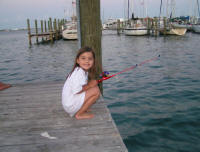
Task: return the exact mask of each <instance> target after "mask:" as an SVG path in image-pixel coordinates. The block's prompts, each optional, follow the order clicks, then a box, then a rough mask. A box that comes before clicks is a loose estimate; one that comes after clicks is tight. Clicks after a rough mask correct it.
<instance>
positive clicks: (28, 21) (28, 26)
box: [27, 19, 32, 46]
mask: <svg viewBox="0 0 200 152" xmlns="http://www.w3.org/2000/svg"><path fill="white" fill-rule="evenodd" d="M27 29H28V42H29V46H31V45H32V43H31V28H30V20H29V19H27Z"/></svg>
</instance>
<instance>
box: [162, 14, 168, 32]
mask: <svg viewBox="0 0 200 152" xmlns="http://www.w3.org/2000/svg"><path fill="white" fill-rule="evenodd" d="M163 21H164V29H163V34H164V35H166V33H167V18H166V17H164V19H163Z"/></svg>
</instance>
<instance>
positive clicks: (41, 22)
mask: <svg viewBox="0 0 200 152" xmlns="http://www.w3.org/2000/svg"><path fill="white" fill-rule="evenodd" d="M40 24H41V34H43V32H44V30H43V20H40ZM42 42H44V38H43V37H42Z"/></svg>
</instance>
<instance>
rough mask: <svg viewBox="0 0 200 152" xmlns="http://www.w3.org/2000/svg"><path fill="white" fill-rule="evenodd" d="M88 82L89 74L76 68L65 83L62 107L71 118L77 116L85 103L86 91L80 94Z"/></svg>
mask: <svg viewBox="0 0 200 152" xmlns="http://www.w3.org/2000/svg"><path fill="white" fill-rule="evenodd" d="M87 81H88V72H85V71H84V70H83V69H82V68H80V67H76V68H75V69H74V71H73V72H72V74H71V75H70V76H69V77H68V78H67V80H66V81H65V84H64V87H63V90H62V105H63V108H64V109H65V111H66V112H67V113H69V115H70V116H71V117H72V116H74V115H75V114H76V112H77V111H78V110H79V109H80V108H81V107H82V105H83V103H84V100H85V91H84V92H82V93H79V92H80V91H81V90H82V86H83V85H85V84H87ZM77 93H79V94H77Z"/></svg>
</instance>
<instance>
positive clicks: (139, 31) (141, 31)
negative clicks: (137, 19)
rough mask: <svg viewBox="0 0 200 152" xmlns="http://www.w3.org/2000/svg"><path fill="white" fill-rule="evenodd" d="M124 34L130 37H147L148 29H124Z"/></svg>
mask: <svg viewBox="0 0 200 152" xmlns="http://www.w3.org/2000/svg"><path fill="white" fill-rule="evenodd" d="M124 34H125V35H129V36H132V35H133V36H142V35H147V29H135V28H127V29H124Z"/></svg>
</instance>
